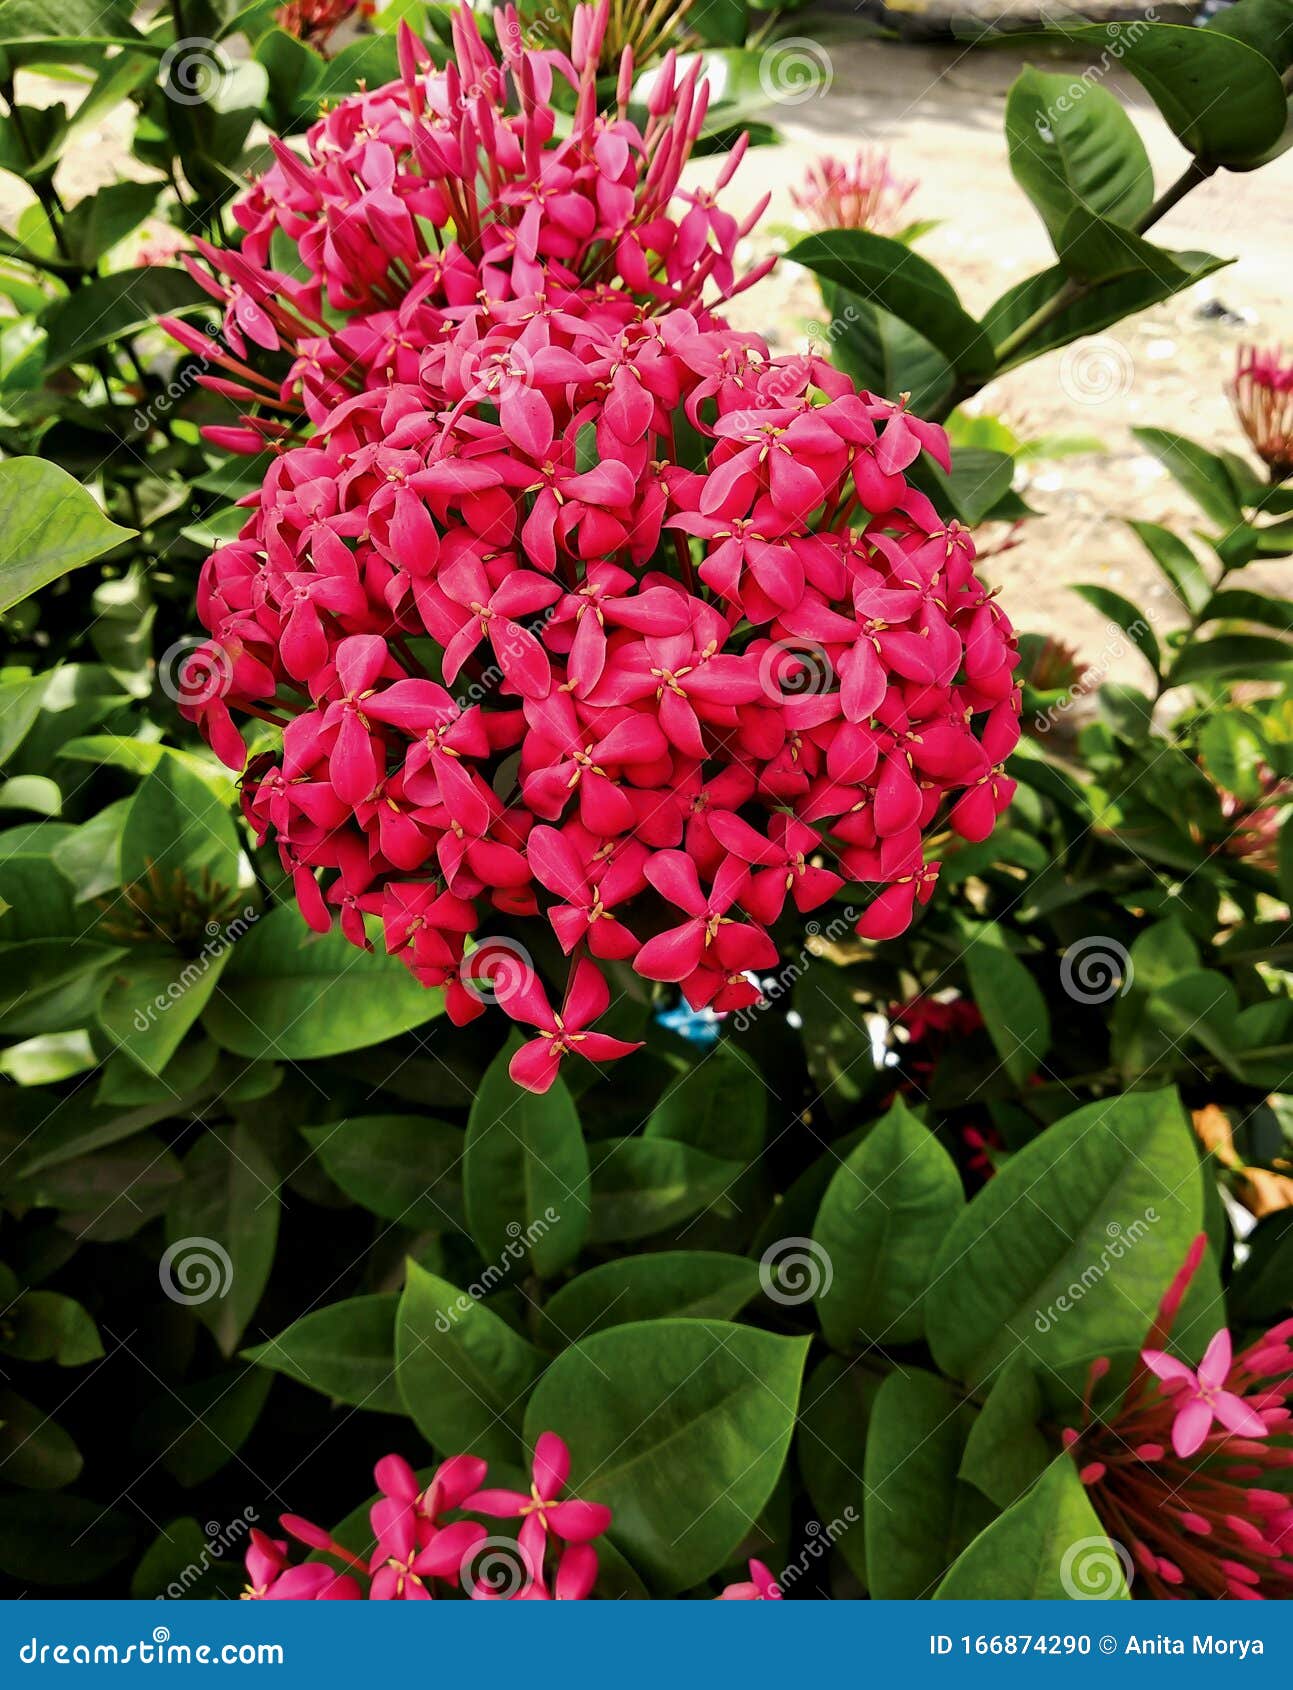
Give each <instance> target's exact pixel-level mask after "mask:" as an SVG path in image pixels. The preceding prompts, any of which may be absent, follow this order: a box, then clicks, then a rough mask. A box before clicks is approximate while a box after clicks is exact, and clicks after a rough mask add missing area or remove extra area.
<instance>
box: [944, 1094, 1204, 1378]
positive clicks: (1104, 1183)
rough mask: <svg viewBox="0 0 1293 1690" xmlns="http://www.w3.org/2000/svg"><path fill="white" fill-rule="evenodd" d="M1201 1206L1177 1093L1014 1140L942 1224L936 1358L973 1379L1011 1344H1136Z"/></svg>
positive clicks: (1060, 1358) (988, 1370)
mask: <svg viewBox="0 0 1293 1690" xmlns="http://www.w3.org/2000/svg"><path fill="white" fill-rule="evenodd" d="M1202 1219H1203V1210H1202V1184H1201V1177H1200V1173H1199V1166H1198V1157H1197V1153H1196V1151H1195V1147H1194V1138H1193V1134H1192V1132H1191V1130H1190V1126H1189V1123H1188V1121H1187V1120H1186V1119H1185V1115H1184V1112H1183V1110H1182V1108H1181V1105H1180V1102H1179V1100H1178V1099H1177V1096H1176V1094H1175V1092H1171V1091H1157V1092H1130V1093H1128V1094H1126V1095H1125V1096H1122V1097H1118V1098H1115V1099H1113V1100H1102V1101H1099V1102H1096V1103H1090V1104H1087V1105H1085V1106H1084V1107H1083V1108H1081V1109H1078V1110H1077V1111H1076V1112H1075V1113H1074V1114H1072V1115H1069V1116H1067V1117H1066V1118H1065V1119H1064V1120H1063V1121H1061V1122H1059V1123H1057V1124H1056V1125H1055V1126H1052V1127H1049V1128H1047V1130H1046V1131H1045V1132H1044V1133H1042V1134H1040V1135H1039V1136H1038V1137H1037V1138H1035V1139H1034V1140H1033V1141H1032V1142H1031V1143H1030V1144H1027V1145H1025V1146H1024V1148H1023V1149H1022V1150H1019V1151H1016V1153H1015V1154H1014V1155H1013V1156H1011V1157H1010V1158H1009V1160H1008V1161H1007V1162H1006V1163H1005V1164H1004V1165H1003V1167H1002V1168H1001V1169H1000V1170H999V1172H998V1173H997V1174H996V1176H995V1178H993V1179H992V1180H990V1181H989V1183H988V1184H987V1185H986V1186H984V1188H983V1189H982V1190H981V1191H980V1192H979V1193H978V1195H977V1196H976V1197H975V1199H974V1201H973V1202H972V1203H971V1204H970V1205H969V1207H968V1208H966V1209H965V1210H963V1211H962V1213H961V1214H960V1216H959V1217H958V1218H957V1220H956V1221H955V1223H954V1224H953V1225H952V1227H951V1228H950V1230H949V1232H948V1235H947V1238H946V1239H945V1241H944V1244H943V1248H942V1249H941V1251H940V1252H939V1256H938V1259H937V1261H936V1262H935V1265H934V1286H935V1290H934V1292H933V1294H931V1296H930V1297H929V1299H928V1301H927V1305H926V1327H927V1331H928V1336H929V1344H930V1348H931V1350H932V1351H933V1354H934V1359H935V1360H936V1361H937V1362H938V1364H939V1366H940V1367H941V1368H943V1369H944V1371H945V1372H947V1373H950V1374H952V1375H954V1376H955V1377H957V1378H961V1379H965V1380H967V1381H968V1382H969V1383H970V1384H971V1385H974V1386H977V1385H980V1384H983V1383H986V1382H987V1381H988V1380H990V1379H991V1377H992V1375H993V1374H994V1373H995V1372H996V1370H997V1369H998V1368H999V1367H1000V1366H1001V1364H1002V1363H1003V1362H1004V1361H1006V1360H1007V1359H1008V1358H1009V1357H1010V1356H1011V1355H1012V1354H1013V1353H1014V1351H1015V1350H1016V1349H1018V1348H1020V1347H1024V1348H1026V1349H1027V1350H1028V1352H1029V1353H1030V1354H1031V1355H1033V1356H1035V1357H1036V1358H1037V1359H1038V1360H1039V1361H1041V1362H1046V1363H1049V1364H1050V1365H1052V1366H1055V1365H1057V1364H1059V1363H1062V1362H1065V1361H1068V1360H1071V1359H1072V1358H1074V1357H1076V1356H1082V1355H1090V1354H1094V1353H1097V1352H1099V1351H1102V1350H1105V1351H1107V1350H1108V1349H1109V1348H1110V1347H1117V1346H1119V1345H1128V1346H1136V1345H1138V1344H1140V1343H1141V1342H1142V1341H1143V1340H1144V1336H1145V1333H1146V1331H1147V1330H1148V1328H1149V1325H1150V1323H1151V1321H1152V1320H1153V1316H1154V1310H1155V1307H1156V1306H1157V1304H1158V1300H1159V1298H1160V1297H1161V1296H1162V1294H1163V1292H1164V1291H1165V1290H1166V1288H1167V1285H1168V1282H1169V1281H1170V1279H1171V1277H1172V1275H1173V1274H1174V1273H1175V1272H1176V1270H1177V1268H1178V1267H1179V1266H1180V1264H1181V1262H1182V1260H1183V1259H1184V1257H1185V1253H1186V1251H1187V1249H1188V1248H1189V1245H1190V1241H1191V1240H1192V1239H1193V1238H1194V1237H1195V1235H1196V1234H1197V1233H1198V1232H1199V1230H1200V1228H1201V1225H1202ZM1209 1336H1210V1334H1209Z"/></svg>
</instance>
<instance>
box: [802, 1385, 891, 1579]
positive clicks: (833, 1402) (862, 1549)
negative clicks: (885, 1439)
mask: <svg viewBox="0 0 1293 1690" xmlns="http://www.w3.org/2000/svg"><path fill="white" fill-rule="evenodd" d="M880 1385H881V1381H880V1379H878V1378H877V1377H876V1375H875V1374H874V1373H868V1372H866V1371H865V1370H864V1369H863V1368H862V1367H861V1366H860V1365H859V1363H858V1362H857V1361H847V1360H845V1358H844V1357H843V1356H834V1355H828V1356H823V1358H822V1360H821V1361H820V1362H819V1363H818V1364H817V1366H816V1367H815V1368H814V1369H813V1371H812V1373H811V1374H810V1375H809V1377H808V1381H807V1383H806V1384H805V1386H804V1400H803V1404H802V1406H801V1408H800V1410H799V1425H798V1427H797V1428H796V1432H795V1457H796V1460H797V1462H798V1464H799V1471H800V1473H801V1474H802V1475H803V1480H804V1484H805V1486H806V1487H807V1490H808V1495H809V1498H810V1499H811V1501H812V1504H813V1507H814V1508H815V1509H816V1510H817V1517H818V1520H819V1521H820V1522H821V1523H822V1524H823V1525H825V1526H827V1527H828V1528H829V1527H830V1526H831V1524H832V1523H833V1522H838V1525H837V1530H836V1535H835V1539H834V1541H835V1544H836V1547H837V1548H838V1549H839V1551H840V1553H841V1554H842V1555H843V1557H844V1559H845V1560H846V1561H847V1562H848V1565H849V1567H850V1568H851V1569H852V1571H853V1573H854V1575H855V1576H856V1578H857V1579H858V1580H859V1581H860V1583H861V1584H862V1585H863V1586H864V1587H865V1585H866V1582H867V1568H866V1529H865V1524H864V1513H865V1508H866V1483H865V1479H864V1477H863V1475H864V1471H865V1467H866V1441H867V1435H868V1433H869V1431H870V1422H871V1409H872V1406H873V1404H874V1402H875V1399H876V1394H877V1392H878V1391H879V1389H880ZM839 1525H842V1526H843V1527H844V1529H843V1530H842V1531H841V1530H839V1529H838V1526H839Z"/></svg>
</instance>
